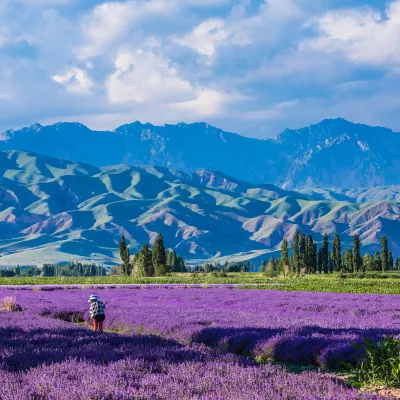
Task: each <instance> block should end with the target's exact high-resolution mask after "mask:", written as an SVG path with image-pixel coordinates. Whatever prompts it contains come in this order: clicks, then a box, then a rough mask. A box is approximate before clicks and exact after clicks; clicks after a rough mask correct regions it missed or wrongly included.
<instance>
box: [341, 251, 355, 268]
mask: <svg viewBox="0 0 400 400" xmlns="http://www.w3.org/2000/svg"><path fill="white" fill-rule="evenodd" d="M343 266H344V269H345V271H346V272H350V273H351V272H353V270H354V263H353V251H352V250H350V249H346V250H345V252H344V256H343Z"/></svg>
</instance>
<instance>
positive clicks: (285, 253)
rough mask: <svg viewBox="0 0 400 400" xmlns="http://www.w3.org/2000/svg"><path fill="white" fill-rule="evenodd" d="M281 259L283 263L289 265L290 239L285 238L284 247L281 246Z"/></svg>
mask: <svg viewBox="0 0 400 400" xmlns="http://www.w3.org/2000/svg"><path fill="white" fill-rule="evenodd" d="M281 260H282V263H283V265H284V266H285V265H289V251H288V241H287V239H286V238H285V239H283V242H282V248H281Z"/></svg>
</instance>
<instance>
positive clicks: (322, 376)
mask: <svg viewBox="0 0 400 400" xmlns="http://www.w3.org/2000/svg"><path fill="white" fill-rule="evenodd" d="M326 281H328V280H326ZM343 282H347V281H346V280H343ZM93 292H95V293H96V294H98V295H99V296H100V297H101V298H102V300H103V301H104V302H106V314H107V317H106V323H105V328H106V332H105V333H97V334H96V333H94V332H92V331H90V330H88V328H87V327H86V326H85V321H86V320H87V317H88V315H87V311H88V303H87V299H88V297H89V295H90V294H92V293H93ZM6 296H15V298H16V300H17V302H18V304H19V305H20V306H21V307H22V308H23V311H22V312H5V311H3V312H0V318H1V321H2V325H1V327H0V370H1V372H0V398H1V399H5V400H16V399H21V398H30V399H46V400H47V399H54V398H57V399H60V400H72V399H101V398H107V399H108V398H109V399H111V398H112V399H114V398H116V399H131V398H157V399H167V398H168V399H169V398H171V397H170V396H171V393H174V395H175V396H176V398H181V399H296V400H297V399H328V400H329V399H332V400H333V399H338V398H340V399H354V400H355V399H359V400H361V399H380V398H381V397H379V396H378V395H376V394H366V393H363V394H360V393H359V392H357V391H356V390H355V389H352V388H349V387H348V386H347V385H345V384H343V383H342V381H341V380H339V379H337V378H333V377H332V375H331V373H332V371H334V372H335V371H338V370H341V369H342V368H343V362H344V361H345V362H350V363H351V362H354V361H355V360H356V359H357V357H359V353H358V352H357V350H356V349H355V348H354V347H352V346H351V345H350V344H349V341H354V342H360V341H361V340H362V338H369V339H372V340H377V339H378V338H380V337H383V336H384V335H387V334H398V333H399V332H400V324H399V321H400V296H397V295H391V296H386V295H360V294H335V293H310V292H289V291H277V290H238V289H229V288H224V287H221V288H202V289H200V288H198V289H194V288H191V289H187V288H183V287H178V286H175V287H174V286H172V287H169V288H151V287H147V288H146V287H142V288H113V289H111V288H103V289H97V290H94V289H92V290H87V289H68V290H62V289H55V288H50V287H47V288H38V287H28V286H27V287H25V288H22V289H21V288H18V289H17V288H15V289H12V288H0V298H4V297H6ZM288 366H290V367H296V368H298V369H300V370H302V369H305V371H304V372H302V373H300V374H293V373H290V372H289V370H288V369H287V367H288ZM67 387H68V390H66V388H67Z"/></svg>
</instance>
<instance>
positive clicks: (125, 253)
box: [119, 235, 131, 275]
mask: <svg viewBox="0 0 400 400" xmlns="http://www.w3.org/2000/svg"><path fill="white" fill-rule="evenodd" d="M119 254H120V256H121V260H122V265H121V270H122V273H123V274H124V275H130V273H131V266H130V265H129V262H130V257H131V256H130V254H129V249H128V246H127V245H126V241H125V236H124V235H122V239H121V242H120V243H119Z"/></svg>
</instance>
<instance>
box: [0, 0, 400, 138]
mask: <svg viewBox="0 0 400 400" xmlns="http://www.w3.org/2000/svg"><path fill="white" fill-rule="evenodd" d="M0 71H1V73H0V130H1V131H2V130H5V129H10V128H13V129H18V128H21V127H23V126H29V125H32V124H33V123H36V122H39V123H41V124H51V123H55V122H59V121H77V122H80V123H83V124H85V125H87V126H88V127H90V128H92V129H100V130H101V129H110V130H112V129H115V128H116V127H118V126H120V125H122V124H125V123H129V122H133V121H136V120H139V121H141V122H143V123H144V122H150V123H152V124H155V125H163V124H166V123H177V122H187V123H190V122H197V121H204V122H208V123H210V124H212V125H215V126H217V127H219V128H222V129H224V130H227V131H232V132H237V133H240V134H242V135H245V136H251V137H257V138H265V137H270V136H275V135H276V134H278V133H279V132H280V131H282V130H283V129H285V128H300V127H303V126H308V125H310V124H315V123H318V122H319V121H321V120H322V119H325V118H338V117H340V118H345V119H348V120H350V121H353V122H360V123H365V124H370V125H380V126H385V127H388V128H391V129H393V130H395V131H400V0H391V1H387V2H385V1H383V0H379V1H378V0H264V1H262V0H257V1H256V0H128V1H112V2H111V1H97V0H84V1H83V0H79V1H78V0H0Z"/></svg>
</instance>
